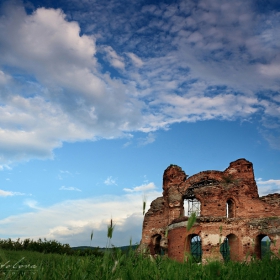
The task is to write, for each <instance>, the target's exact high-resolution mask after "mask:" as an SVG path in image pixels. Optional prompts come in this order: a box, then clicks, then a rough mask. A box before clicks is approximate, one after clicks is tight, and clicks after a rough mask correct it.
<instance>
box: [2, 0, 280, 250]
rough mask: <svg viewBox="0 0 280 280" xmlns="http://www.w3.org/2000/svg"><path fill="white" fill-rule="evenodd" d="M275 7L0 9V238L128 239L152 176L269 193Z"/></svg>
mask: <svg viewBox="0 0 280 280" xmlns="http://www.w3.org/2000/svg"><path fill="white" fill-rule="evenodd" d="M279 29H280V4H279V1H276V0H275V1H273V0H271V1H261V0H258V1H256V0H252V1H250V0H246V1H243V0H242V1H241V0H236V1H226V0H201V1H194V0H189V1H139V0H138V1H126V0H124V1H114V0H112V1H109V0H108V1H106V0H104V1H98V0H96V1H88V0H79V1H78V0H67V1H51V0H46V1H1V7H0V53H1V56H0V200H1V212H0V238H9V237H11V238H18V237H20V238H33V239H37V238H39V237H41V238H44V237H45V238H47V239H56V240H58V241H60V242H62V243H69V244H70V245H71V246H79V245H89V244H90V233H91V231H92V230H93V231H94V237H93V241H92V245H93V246H101V247H102V246H105V244H106V228H107V224H108V222H109V220H110V218H111V217H112V218H113V220H114V221H115V223H116V228H115V233H114V236H113V239H112V243H113V244H114V245H116V246H119V245H127V244H128V243H129V239H130V238H132V242H133V243H135V242H139V241H140V238H141V227H142V220H143V216H142V213H141V212H142V199H143V195H145V196H146V197H147V201H148V205H149V204H150V202H151V201H152V200H153V199H155V198H156V197H158V196H160V195H161V192H162V190H161V187H162V174H163V172H164V170H165V168H167V167H168V166H169V165H170V164H177V165H179V166H181V167H182V168H183V170H185V172H186V173H187V174H188V175H193V174H195V173H197V172H200V171H203V170H211V169H214V170H224V169H225V168H227V166H228V164H229V162H231V161H234V160H236V159H238V158H246V159H247V160H249V161H251V162H253V164H254V171H255V177H256V181H257V184H258V187H259V193H260V195H265V194H268V193H273V192H280V51H279V50H280V33H279Z"/></svg>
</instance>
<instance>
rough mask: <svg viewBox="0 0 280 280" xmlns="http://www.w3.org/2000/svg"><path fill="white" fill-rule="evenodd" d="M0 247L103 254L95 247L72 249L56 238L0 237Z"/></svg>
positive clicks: (75, 253) (57, 252) (44, 251)
mask: <svg viewBox="0 0 280 280" xmlns="http://www.w3.org/2000/svg"><path fill="white" fill-rule="evenodd" d="M0 248H1V249H4V250H12V251H24V250H25V251H33V252H39V253H44V254H50V253H53V254H60V255H64V254H65V255H79V256H103V254H104V253H103V252H101V251H100V250H99V248H98V247H97V248H96V247H87V248H86V249H77V248H76V249H75V250H74V249H72V248H71V247H70V245H69V244H62V243H60V242H58V241H56V240H47V239H46V238H44V239H43V240H42V239H41V238H39V239H38V240H37V241H35V240H33V239H29V238H27V239H24V240H20V238H18V239H17V240H16V241H13V240H11V238H9V239H0Z"/></svg>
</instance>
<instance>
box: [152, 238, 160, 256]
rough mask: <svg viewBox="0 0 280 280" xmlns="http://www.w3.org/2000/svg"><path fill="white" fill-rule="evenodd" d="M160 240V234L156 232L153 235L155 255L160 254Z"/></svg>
mask: <svg viewBox="0 0 280 280" xmlns="http://www.w3.org/2000/svg"><path fill="white" fill-rule="evenodd" d="M160 240H161V235H160V234H157V235H155V236H154V242H153V243H154V253H155V254H157V255H161V248H160Z"/></svg>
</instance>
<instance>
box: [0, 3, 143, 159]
mask: <svg viewBox="0 0 280 280" xmlns="http://www.w3.org/2000/svg"><path fill="white" fill-rule="evenodd" d="M3 13H4V14H5V16H3V17H1V18H0V38H6V39H5V41H3V42H2V43H1V44H0V52H1V54H2V55H1V57H0V71H1V72H0V86H2V88H1V92H2V93H1V94H0V104H1V106H0V114H1V120H0V136H1V137H0V139H1V140H0V147H1V149H0V159H1V161H0V164H1V163H2V164H7V163H9V162H13V161H17V160H26V159H27V160H28V159H29V158H32V157H37V158H44V157H52V151H53V149H54V148H57V147H61V145H62V143H63V141H68V142H74V141H80V140H85V139H91V140H94V139H95V138H96V137H105V138H114V137H120V136H123V135H125V133H126V132H127V131H129V130H133V129H136V128H137V126H138V125H139V123H141V120H140V119H141V113H140V111H141V102H138V101H137V100H136V99H135V98H132V96H130V94H129V91H128V90H127V89H128V88H129V87H130V86H129V85H126V86H124V85H123V83H122V82H121V81H120V80H116V79H115V80H112V79H111V78H110V77H109V76H108V75H107V74H101V73H100V71H99V69H100V68H99V67H100V66H99V65H97V63H96V59H95V54H96V46H95V39H94V37H92V36H87V35H82V36H80V28H79V25H78V24H77V23H76V22H68V21H67V20H66V19H65V15H64V14H63V12H62V11H61V10H53V9H45V8H40V9H37V10H36V11H35V12H34V13H33V14H32V15H27V14H26V13H25V11H24V9H23V8H22V7H21V6H16V5H13V3H9V4H8V5H7V7H6V9H5V10H3ZM107 51H109V53H110V55H111V57H112V58H114V59H115V62H114V64H115V66H116V65H117V64H116V63H117V62H116V61H117V60H118V59H119V61H121V59H120V57H118V56H117V55H116V53H115V52H114V51H113V50H112V49H111V48H109V47H108V48H107ZM1 65H9V66H10V67H11V69H12V70H7V69H5V70H4V69H1ZM118 65H119V66H120V67H122V66H121V65H120V64H118ZM6 72H7V73H6ZM19 76H20V78H18V77H19Z"/></svg>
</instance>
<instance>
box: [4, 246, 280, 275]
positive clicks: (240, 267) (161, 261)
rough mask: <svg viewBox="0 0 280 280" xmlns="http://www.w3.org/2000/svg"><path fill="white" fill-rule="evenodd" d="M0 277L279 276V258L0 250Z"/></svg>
mask: <svg viewBox="0 0 280 280" xmlns="http://www.w3.org/2000/svg"><path fill="white" fill-rule="evenodd" d="M0 279H17V280H19V279H28V280H31V279H40V280H43V279H46V280H49V279H52V280H56V279H59V280H62V279H73V280H80V279H116V280H117V279H118V280H125V279H127V280H133V279H135V280H139V279H140V280H141V279H145V280H146V279H158V280H169V279H170V280H174V279H176V280H177V279H178V280H179V279H194V280H197V279H207V280H208V279H234V280H236V279H254V280H257V279H261V280H265V279H267V280H272V279H280V260H279V259H278V258H274V259H269V258H267V259H264V260H262V261H258V260H255V261H253V262H251V263H249V264H246V263H235V262H228V263H226V264H222V263H219V262H210V263H208V264H206V265H200V264H196V263H192V262H191V261H189V262H187V263H184V264H181V263H177V262H175V261H172V260H170V259H167V258H164V257H158V258H156V259H151V258H149V257H142V256H139V255H136V254H135V252H134V251H133V250H131V251H129V252H128V253H127V254H123V253H122V252H121V250H115V251H114V252H112V251H107V252H105V254H104V255H103V256H77V255H74V256H69V255H58V254H42V253H38V252H29V251H9V250H3V249H1V250H0Z"/></svg>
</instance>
